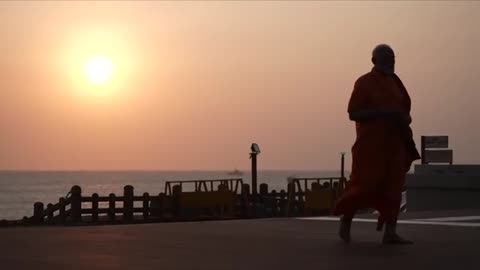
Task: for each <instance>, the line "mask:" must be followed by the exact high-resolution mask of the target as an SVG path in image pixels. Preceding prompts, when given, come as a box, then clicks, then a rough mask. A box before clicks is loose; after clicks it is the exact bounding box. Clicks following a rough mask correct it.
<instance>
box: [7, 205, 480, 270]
mask: <svg viewBox="0 0 480 270" xmlns="http://www.w3.org/2000/svg"><path fill="white" fill-rule="evenodd" d="M373 221H374V217H373V216H362V217H360V219H359V220H358V221H356V222H355V223H354V224H353V229H352V237H353V242H352V243H351V244H348V245H347V244H344V243H343V242H341V241H340V240H339V239H338V237H337V234H336V232H337V226H338V221H336V220H330V219H329V218H312V219H296V218H278V219H258V220H233V221H213V222H190V223H163V224H143V225H116V226H84V227H36V228H35V227H30V228H21V227H18V228H1V229H0V269H12V270H14V269H45V270H57V269H58V270H60V269H89V270H90V269H102V270H107V269H342V270H343V269H345V270H347V269H348V270H352V269H355V270H357V269H409V270H411V269H438V270H443V269H455V270H459V269H462V270H465V269H480V210H478V211H474V210H470V211H463V212H459V211H451V212H429V213H412V214H407V215H405V216H404V217H403V221H402V224H400V225H399V226H400V227H399V231H400V233H401V234H402V235H403V236H405V237H406V238H409V239H411V240H414V241H415V244H414V245H412V246H383V245H381V244H380V241H381V236H382V234H381V233H378V232H376V231H375V223H373ZM462 224H463V225H462Z"/></svg>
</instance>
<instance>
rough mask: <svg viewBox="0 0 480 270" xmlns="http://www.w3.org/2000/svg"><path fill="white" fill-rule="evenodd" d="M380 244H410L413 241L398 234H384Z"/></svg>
mask: <svg viewBox="0 0 480 270" xmlns="http://www.w3.org/2000/svg"><path fill="white" fill-rule="evenodd" d="M382 244H384V245H411V244H413V241H410V240H407V239H404V238H402V237H400V236H399V235H398V234H396V233H394V234H384V235H383V241H382Z"/></svg>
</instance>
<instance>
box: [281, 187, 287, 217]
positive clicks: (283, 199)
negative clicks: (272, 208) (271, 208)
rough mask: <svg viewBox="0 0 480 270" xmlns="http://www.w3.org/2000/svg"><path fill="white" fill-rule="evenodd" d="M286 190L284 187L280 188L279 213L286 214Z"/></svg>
mask: <svg viewBox="0 0 480 270" xmlns="http://www.w3.org/2000/svg"><path fill="white" fill-rule="evenodd" d="M286 200H287V192H285V190H284V189H282V190H280V215H282V216H286V206H287V203H286Z"/></svg>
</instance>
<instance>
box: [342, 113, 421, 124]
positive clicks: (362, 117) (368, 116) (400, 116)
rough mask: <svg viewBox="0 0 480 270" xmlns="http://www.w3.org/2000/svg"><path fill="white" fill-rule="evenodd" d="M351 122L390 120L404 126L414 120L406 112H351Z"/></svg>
mask: <svg viewBox="0 0 480 270" xmlns="http://www.w3.org/2000/svg"><path fill="white" fill-rule="evenodd" d="M348 115H349V117H350V120H352V121H355V122H364V121H369V120H373V119H378V118H385V119H390V120H392V121H396V122H398V123H400V124H403V125H409V124H410V123H411V122H412V118H411V117H410V115H409V114H407V113H405V112H397V111H387V110H361V111H354V112H350V113H349V114H348Z"/></svg>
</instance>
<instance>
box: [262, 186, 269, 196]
mask: <svg viewBox="0 0 480 270" xmlns="http://www.w3.org/2000/svg"><path fill="white" fill-rule="evenodd" d="M260 195H263V196H266V195H268V184H265V183H263V184H260Z"/></svg>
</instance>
